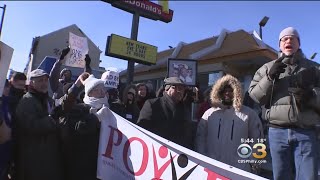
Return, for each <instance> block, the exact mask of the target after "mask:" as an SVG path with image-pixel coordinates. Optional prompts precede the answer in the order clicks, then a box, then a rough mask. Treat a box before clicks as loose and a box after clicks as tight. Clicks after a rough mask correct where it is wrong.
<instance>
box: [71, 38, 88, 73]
mask: <svg viewBox="0 0 320 180" xmlns="http://www.w3.org/2000/svg"><path fill="white" fill-rule="evenodd" d="M69 45H70V52H69V53H68V54H69V56H67V57H68V58H67V59H66V62H65V65H66V66H71V67H80V68H83V67H84V66H85V61H84V58H85V56H86V54H88V52H89V47H88V40H87V38H86V37H80V36H77V35H75V34H73V33H71V32H69Z"/></svg>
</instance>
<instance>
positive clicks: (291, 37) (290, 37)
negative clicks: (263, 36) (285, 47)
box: [280, 36, 296, 42]
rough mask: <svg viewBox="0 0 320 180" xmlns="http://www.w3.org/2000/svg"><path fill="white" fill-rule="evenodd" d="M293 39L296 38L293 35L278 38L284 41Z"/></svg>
mask: <svg viewBox="0 0 320 180" xmlns="http://www.w3.org/2000/svg"><path fill="white" fill-rule="evenodd" d="M294 39H296V37H295V36H285V37H283V38H282V39H280V41H281V42H286V41H288V40H290V41H293V40H294Z"/></svg>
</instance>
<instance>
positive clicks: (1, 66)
mask: <svg viewBox="0 0 320 180" xmlns="http://www.w3.org/2000/svg"><path fill="white" fill-rule="evenodd" d="M12 54H13V48H12V47H10V46H8V45H7V44H5V43H3V42H2V41H0V97H1V96H2V92H3V88H4V85H5V80H6V77H7V73H8V70H9V66H10V62H11V58H12Z"/></svg>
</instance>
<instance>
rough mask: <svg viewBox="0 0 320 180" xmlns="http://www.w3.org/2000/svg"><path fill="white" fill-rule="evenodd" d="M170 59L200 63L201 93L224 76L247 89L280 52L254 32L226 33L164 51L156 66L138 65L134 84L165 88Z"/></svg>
mask: <svg viewBox="0 0 320 180" xmlns="http://www.w3.org/2000/svg"><path fill="white" fill-rule="evenodd" d="M169 58H175V59H190V60H196V61H197V63H198V66H197V71H198V72H197V78H196V79H197V85H198V87H199V88H200V90H201V91H204V90H205V89H206V88H208V87H209V86H211V85H213V84H214V83H215V81H216V80H217V79H219V78H220V77H221V76H223V75H224V74H231V75H233V76H235V77H237V78H238V79H239V80H240V81H241V83H242V86H243V88H244V92H245V91H246V90H247V88H248V86H249V84H250V81H251V79H252V77H253V75H254V73H255V72H256V70H257V69H258V68H259V67H261V66H262V65H263V64H264V63H266V62H268V61H271V60H273V59H276V58H277V51H276V50H275V49H273V48H272V47H270V46H268V45H267V44H265V43H264V42H263V41H261V39H260V38H259V36H258V34H257V33H256V32H255V31H254V32H252V33H248V32H246V31H244V30H239V31H235V32H229V31H227V30H222V31H221V33H220V34H219V35H218V36H214V37H209V38H207V39H203V40H199V41H196V42H192V43H189V44H187V43H183V42H181V43H179V44H178V45H177V46H176V47H174V48H171V49H167V50H164V51H161V52H159V53H158V55H157V63H156V65H152V66H147V65H142V64H139V65H137V66H135V71H134V79H133V80H134V82H135V83H138V82H147V81H151V82H152V84H153V86H154V87H155V89H158V88H159V87H160V86H162V82H163V79H164V78H165V77H167V76H168V74H167V64H168V59H169ZM126 74H127V73H126V70H124V71H122V72H121V73H120V80H121V82H123V83H125V82H126Z"/></svg>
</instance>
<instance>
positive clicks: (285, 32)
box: [279, 27, 300, 44]
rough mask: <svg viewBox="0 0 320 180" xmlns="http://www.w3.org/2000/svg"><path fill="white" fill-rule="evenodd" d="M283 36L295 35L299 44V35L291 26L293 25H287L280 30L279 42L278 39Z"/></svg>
mask: <svg viewBox="0 0 320 180" xmlns="http://www.w3.org/2000/svg"><path fill="white" fill-rule="evenodd" d="M284 36H296V37H297V38H298V41H299V44H300V36H299V33H298V31H297V30H296V29H295V28H293V27H287V28H285V29H284V30H282V31H281V32H280V35H279V43H280V40H281V39H282V38H283V37H284Z"/></svg>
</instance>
